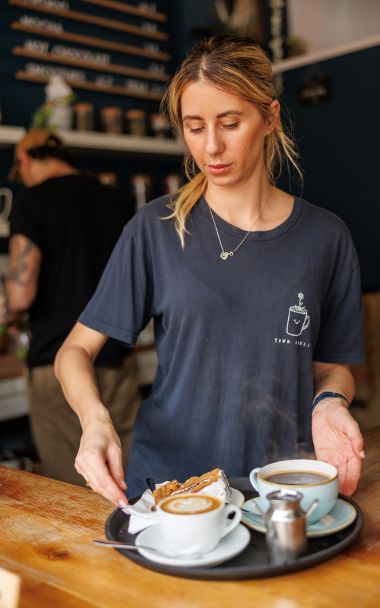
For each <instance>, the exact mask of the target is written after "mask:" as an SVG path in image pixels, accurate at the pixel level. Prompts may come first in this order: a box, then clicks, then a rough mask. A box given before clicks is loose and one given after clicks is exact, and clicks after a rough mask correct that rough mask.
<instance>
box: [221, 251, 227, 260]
mask: <svg viewBox="0 0 380 608" xmlns="http://www.w3.org/2000/svg"><path fill="white" fill-rule="evenodd" d="M220 257H221V258H222V260H226V259H227V258H228V253H226V252H225V251H222V253H221V254H220Z"/></svg>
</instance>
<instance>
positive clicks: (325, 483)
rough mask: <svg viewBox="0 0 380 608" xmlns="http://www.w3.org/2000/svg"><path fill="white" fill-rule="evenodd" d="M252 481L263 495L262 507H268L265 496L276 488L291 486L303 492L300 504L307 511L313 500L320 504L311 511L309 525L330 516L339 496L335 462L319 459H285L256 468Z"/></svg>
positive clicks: (250, 477) (261, 495)
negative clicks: (333, 463) (329, 462)
mask: <svg viewBox="0 0 380 608" xmlns="http://www.w3.org/2000/svg"><path fill="white" fill-rule="evenodd" d="M249 480H250V482H251V484H252V485H253V487H254V488H255V490H256V491H257V492H258V493H259V494H260V498H261V502H262V507H263V509H264V510H265V511H267V510H268V508H269V501H268V500H267V499H266V496H267V495H268V494H270V493H271V492H275V491H276V490H284V489H292V490H296V491H297V492H301V494H302V495H303V499H302V500H301V507H302V509H303V510H304V511H305V512H306V511H307V510H308V509H309V507H310V506H311V504H312V503H313V502H314V500H316V499H318V506H317V508H316V509H314V511H313V512H312V513H311V514H310V517H309V518H308V521H309V523H310V524H313V523H314V522H316V521H318V520H319V519H321V517H323V516H324V515H327V513H329V512H330V511H331V509H332V508H333V507H334V505H335V502H336V499H337V497H338V489H339V479H338V470H337V469H336V468H335V467H334V465H332V464H328V463H327V462H321V461H320V460H301V459H300V460H282V461H279V462H274V463H272V464H267V465H265V466H264V467H257V468H256V469H253V471H251V474H250V476H249Z"/></svg>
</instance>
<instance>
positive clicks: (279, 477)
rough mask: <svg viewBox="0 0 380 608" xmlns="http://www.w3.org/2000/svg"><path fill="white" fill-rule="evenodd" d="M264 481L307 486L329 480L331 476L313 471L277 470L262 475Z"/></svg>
mask: <svg viewBox="0 0 380 608" xmlns="http://www.w3.org/2000/svg"><path fill="white" fill-rule="evenodd" d="M264 479H265V481H269V482H270V483H275V484H284V485H287V486H309V485H314V484H316V483H322V482H324V481H329V480H330V479H331V477H330V476H329V475H325V474H323V473H315V472H314V471H278V472H276V473H271V474H270V475H267V476H266V477H264Z"/></svg>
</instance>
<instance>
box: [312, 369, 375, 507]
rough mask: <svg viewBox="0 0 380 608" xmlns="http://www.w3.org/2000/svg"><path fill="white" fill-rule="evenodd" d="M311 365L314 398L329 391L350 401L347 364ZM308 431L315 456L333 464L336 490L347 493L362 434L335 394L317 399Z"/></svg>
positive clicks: (357, 473)
mask: <svg viewBox="0 0 380 608" xmlns="http://www.w3.org/2000/svg"><path fill="white" fill-rule="evenodd" d="M313 365H314V399H315V398H316V397H318V395H320V394H321V393H324V392H332V393H339V394H340V395H344V397H346V399H347V401H348V402H349V403H350V402H351V400H352V398H353V396H354V390H355V385H354V379H353V377H352V374H351V372H350V366H349V365H340V364H335V363H334V364H333V363H332V364H329V363H318V362H316V361H315V362H314V364H313ZM312 433H313V442H314V448H315V454H316V456H317V459H318V460H323V461H324V462H330V463H331V464H333V465H335V466H336V467H337V469H338V472H339V491H340V492H342V493H343V494H346V495H347V496H351V494H352V493H353V492H354V491H355V489H356V486H357V483H358V481H359V477H360V470H361V460H362V458H364V451H363V437H362V436H361V433H360V429H359V426H358V424H357V423H356V422H355V420H354V419H353V418H352V416H351V414H350V413H349V412H348V410H347V403H346V401H345V400H344V399H340V398H336V397H332V398H328V399H323V400H322V401H320V402H319V403H318V404H317V405H316V407H315V408H314V411H313V417H312Z"/></svg>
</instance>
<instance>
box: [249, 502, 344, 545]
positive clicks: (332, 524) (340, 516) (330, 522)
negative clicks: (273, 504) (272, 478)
mask: <svg viewBox="0 0 380 608" xmlns="http://www.w3.org/2000/svg"><path fill="white" fill-rule="evenodd" d="M253 502H258V503H259V506H260V507H262V509H263V511H265V507H264V506H263V505H262V502H261V500H260V496H258V497H257V498H252V500H248V502H246V503H244V505H243V506H244V509H247V510H248V511H252V515H251V514H249V515H248V514H247V513H244V512H243V513H242V521H243V522H244V523H245V525H246V526H248V527H249V528H253V530H257V532H266V531H267V529H266V527H265V523H264V520H263V518H262V516H261V515H260V514H259V513H258V512H257V509H255V507H254V505H253V504H252V503H253ZM355 519H356V509H355V508H354V507H353V506H352V505H351V504H350V503H349V502H346V501H345V500H342V499H341V498H338V499H337V501H336V503H335V505H334V508H333V509H332V510H331V511H330V513H328V514H327V515H325V516H324V517H322V519H320V520H319V521H316V522H315V523H314V524H310V525H308V526H307V528H306V534H307V536H327V535H328V534H335V532H339V530H344V528H347V526H349V525H350V524H352V522H353V521H355Z"/></svg>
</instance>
